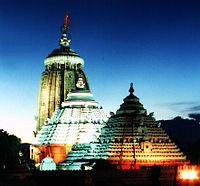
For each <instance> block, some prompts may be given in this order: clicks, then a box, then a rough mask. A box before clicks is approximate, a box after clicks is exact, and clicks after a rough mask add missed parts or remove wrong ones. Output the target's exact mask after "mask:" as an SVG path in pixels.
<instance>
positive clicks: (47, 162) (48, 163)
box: [40, 155, 56, 171]
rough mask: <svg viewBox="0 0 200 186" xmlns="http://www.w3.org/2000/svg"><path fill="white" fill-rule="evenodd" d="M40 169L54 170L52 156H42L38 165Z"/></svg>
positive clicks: (54, 165)
mask: <svg viewBox="0 0 200 186" xmlns="http://www.w3.org/2000/svg"><path fill="white" fill-rule="evenodd" d="M40 170H41V171H52V170H56V164H55V163H54V161H53V158H51V157H49V156H48V155H47V157H46V158H44V159H43V160H42V162H41V165H40Z"/></svg>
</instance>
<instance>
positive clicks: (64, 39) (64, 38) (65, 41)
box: [59, 13, 72, 47]
mask: <svg viewBox="0 0 200 186" xmlns="http://www.w3.org/2000/svg"><path fill="white" fill-rule="evenodd" d="M71 24H72V22H71V19H70V18H69V16H68V15H67V13H65V19H64V24H63V26H62V27H61V32H62V37H61V38H60V41H59V45H60V46H61V47H68V46H69V43H70V41H71V40H70V39H69V37H70V33H69V28H71ZM67 35H68V37H67Z"/></svg>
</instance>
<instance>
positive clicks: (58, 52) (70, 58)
mask: <svg viewBox="0 0 200 186" xmlns="http://www.w3.org/2000/svg"><path fill="white" fill-rule="evenodd" d="M67 62H68V63H69V62H70V63H72V64H76V65H78V64H80V65H81V67H82V66H83V65H84V60H83V58H81V57H80V56H79V55H78V54H77V53H76V52H75V50H73V49H71V48H70V47H61V48H59V49H55V50H53V52H52V53H51V54H49V56H48V57H47V58H46V59H45V60H44V63H45V65H46V66H47V65H51V64H53V63H60V64H65V63H67Z"/></svg>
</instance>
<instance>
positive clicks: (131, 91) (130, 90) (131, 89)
mask: <svg viewBox="0 0 200 186" xmlns="http://www.w3.org/2000/svg"><path fill="white" fill-rule="evenodd" d="M129 92H130V94H131V95H133V92H134V89H133V83H131V86H130V89H129Z"/></svg>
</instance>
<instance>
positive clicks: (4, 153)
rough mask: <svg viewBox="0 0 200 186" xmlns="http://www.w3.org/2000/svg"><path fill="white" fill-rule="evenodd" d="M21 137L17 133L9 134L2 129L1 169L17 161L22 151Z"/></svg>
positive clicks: (0, 134) (0, 131) (0, 136)
mask: <svg viewBox="0 0 200 186" xmlns="http://www.w3.org/2000/svg"><path fill="white" fill-rule="evenodd" d="M20 143H21V139H20V138H18V137H16V136H15V135H9V134H8V133H7V132H6V131H4V130H2V129H0V148H1V150H0V170H2V169H3V167H4V166H6V165H9V164H14V163H16V161H17V159H18V156H19V151H20Z"/></svg>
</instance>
